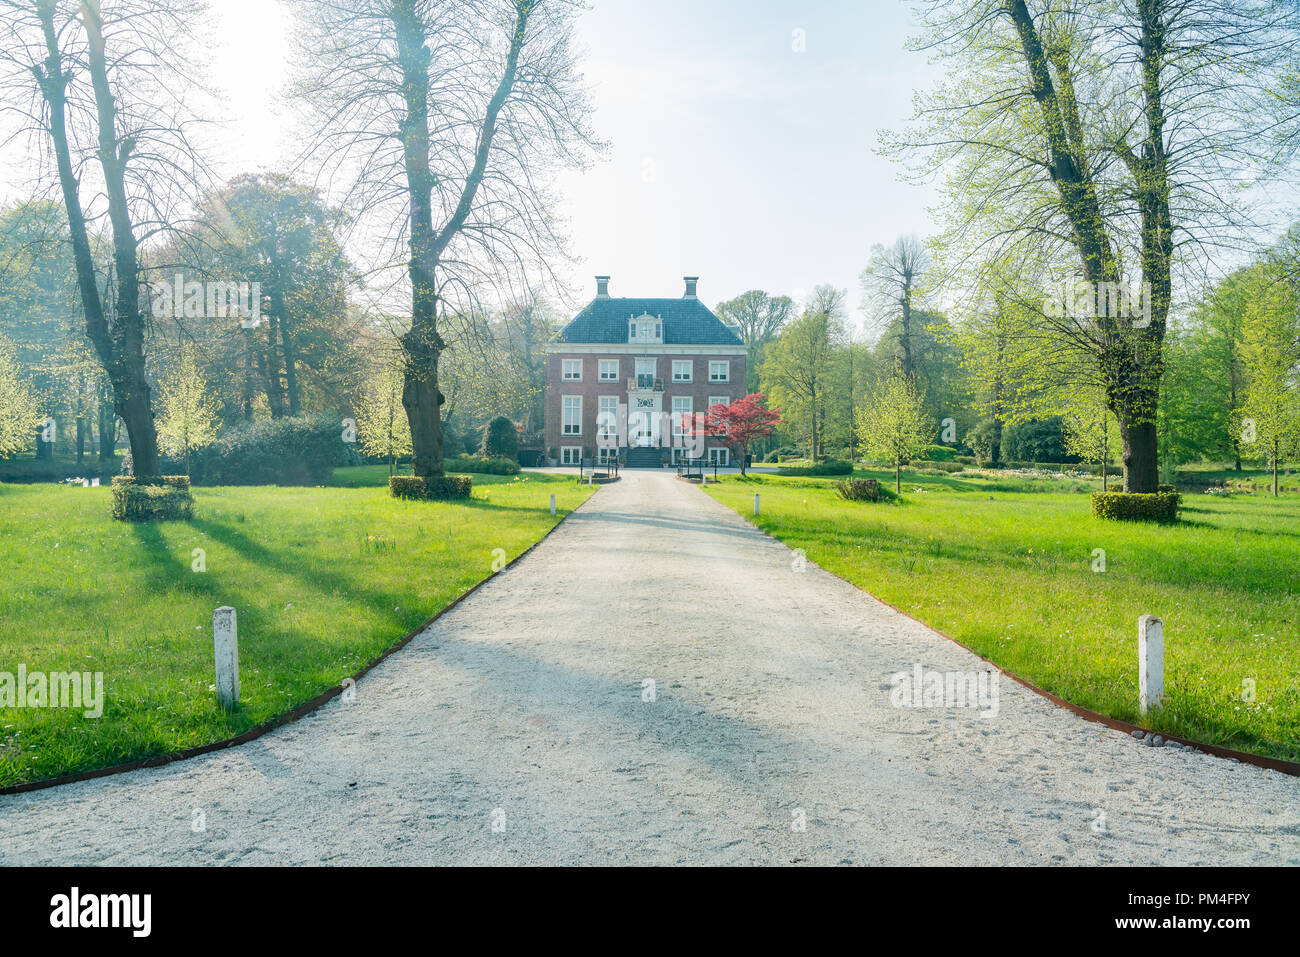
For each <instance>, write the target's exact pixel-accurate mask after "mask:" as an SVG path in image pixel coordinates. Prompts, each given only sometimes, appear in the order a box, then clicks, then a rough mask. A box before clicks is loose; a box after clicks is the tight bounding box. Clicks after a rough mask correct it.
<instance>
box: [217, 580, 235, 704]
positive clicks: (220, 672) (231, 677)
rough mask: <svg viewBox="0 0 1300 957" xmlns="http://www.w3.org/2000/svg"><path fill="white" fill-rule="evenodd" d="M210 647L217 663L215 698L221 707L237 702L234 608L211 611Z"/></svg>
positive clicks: (225, 606) (223, 607)
mask: <svg viewBox="0 0 1300 957" xmlns="http://www.w3.org/2000/svg"><path fill="white" fill-rule="evenodd" d="M212 648H213V652H214V655H215V657H216V663H217V700H218V701H220V702H221V706H222V707H223V708H233V707H234V706H235V705H237V704H239V634H238V625H237V622H236V616H235V609H233V608H231V607H230V606H229V605H223V606H222V607H221V608H218V609H217V610H216V611H214V612H213V613H212Z"/></svg>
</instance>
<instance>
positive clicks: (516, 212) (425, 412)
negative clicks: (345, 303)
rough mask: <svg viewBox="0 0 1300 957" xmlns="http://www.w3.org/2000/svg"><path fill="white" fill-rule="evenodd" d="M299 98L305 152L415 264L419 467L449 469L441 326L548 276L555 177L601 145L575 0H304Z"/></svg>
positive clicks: (556, 245) (412, 368)
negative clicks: (308, 131) (509, 289)
mask: <svg viewBox="0 0 1300 957" xmlns="http://www.w3.org/2000/svg"><path fill="white" fill-rule="evenodd" d="M299 9H300V14H301V24H302V27H301V31H300V36H301V41H302V42H301V46H302V52H303V54H304V59H305V61H306V63H307V69H308V76H307V77H306V79H305V80H304V82H303V83H301V84H300V86H299V88H298V93H299V94H300V95H301V96H302V97H303V99H304V100H305V101H306V103H307V104H308V105H309V106H310V108H311V109H312V114H313V116H312V118H313V123H314V127H315V129H316V131H317V133H318V135H317V136H316V137H315V138H314V139H312V140H311V141H310V142H309V143H308V149H307V151H306V153H305V154H304V155H305V156H307V157H312V158H313V159H316V160H317V161H319V162H320V165H321V167H322V171H323V175H325V176H329V177H333V176H336V175H337V176H341V177H343V178H344V179H346V180H347V181H348V182H349V184H350V186H349V190H348V195H347V198H346V202H347V203H348V204H349V205H350V206H351V207H352V208H354V209H355V210H356V213H357V221H358V223H359V224H360V228H362V229H369V230H370V232H371V235H370V237H368V238H369V239H370V240H371V241H372V245H373V247H374V249H375V258H376V261H377V262H378V264H379V267H380V268H381V269H383V268H389V269H391V268H392V267H393V266H395V265H396V264H397V263H398V262H399V261H400V260H399V259H398V257H399V256H400V257H401V258H402V259H404V261H405V270H404V272H405V276H404V280H405V281H404V283H401V282H399V283H395V284H394V287H393V288H394V289H398V290H400V289H405V290H406V292H407V293H409V297H410V298H409V301H410V304H411V319H410V326H409V328H407V329H406V330H405V331H404V332H403V333H402V335H401V344H402V352H403V361H404V364H405V385H404V389H403V395H402V402H403V405H404V406H405V408H406V412H407V416H408V418H409V419H410V425H411V438H412V445H413V447H414V456H413V458H414V466H415V474H416V475H419V476H423V477H432V476H438V475H441V474H442V459H443V456H442V421H441V415H440V412H439V407H440V405H441V404H442V402H443V401H444V397H443V395H442V393H441V391H440V390H439V387H438V363H439V359H440V357H441V356H442V354H443V352H444V350H445V349H446V348H447V345H448V342H447V337H446V336H445V335H444V333H445V331H446V330H445V329H444V328H442V325H443V323H445V322H447V321H448V320H449V319H454V317H455V316H457V315H477V314H481V313H482V312H483V311H484V310H482V309H481V308H480V304H479V297H480V295H481V293H482V291H483V290H485V289H488V290H498V289H500V288H501V287H503V286H511V285H513V286H514V288H515V289H516V290H518V289H522V288H525V287H527V286H528V285H529V283H528V277H529V275H530V274H531V275H535V274H537V273H542V274H544V275H545V276H549V277H550V278H552V279H553V278H554V277H553V276H552V275H550V261H551V260H552V259H553V258H554V256H556V255H557V254H558V253H559V251H560V250H561V248H562V236H561V235H560V234H559V232H558V230H557V228H556V226H555V223H554V221H553V218H552V215H551V205H552V203H551V197H550V195H549V192H548V190H547V187H546V180H547V178H548V177H549V175H550V173H551V172H552V171H554V170H555V169H556V168H558V167H561V166H572V165H580V164H582V163H583V162H585V160H586V158H587V157H588V155H589V154H590V151H591V150H592V149H593V148H595V147H597V146H598V144H597V143H596V141H595V140H594V138H593V136H592V134H591V131H590V128H589V125H588V114H589V112H590V106H589V101H588V97H587V95H586V91H585V89H584V88H583V86H582V84H581V78H580V75H579V73H578V69H577V64H576V60H575V53H574V50H573V40H572V18H573V16H574V15H575V14H576V13H577V11H578V9H579V8H578V6H577V5H576V4H574V3H571V2H568V0H308V2H304V3H303V4H301V5H300V7H299Z"/></svg>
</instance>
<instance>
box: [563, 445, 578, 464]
mask: <svg viewBox="0 0 1300 957" xmlns="http://www.w3.org/2000/svg"><path fill="white" fill-rule="evenodd" d="M560 464H561V465H581V464H582V446H581V445H561V446H560Z"/></svg>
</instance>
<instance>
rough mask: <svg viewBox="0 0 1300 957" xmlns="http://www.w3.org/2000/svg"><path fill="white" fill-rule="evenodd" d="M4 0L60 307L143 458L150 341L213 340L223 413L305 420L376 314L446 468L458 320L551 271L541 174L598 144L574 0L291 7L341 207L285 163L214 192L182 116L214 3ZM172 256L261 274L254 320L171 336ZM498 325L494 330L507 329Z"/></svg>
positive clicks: (428, 461)
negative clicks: (361, 260)
mask: <svg viewBox="0 0 1300 957" xmlns="http://www.w3.org/2000/svg"><path fill="white" fill-rule="evenodd" d="M2 6H3V12H4V17H3V18H2V19H0V30H3V33H4V36H3V38H0V39H2V41H3V42H0V89H3V94H4V95H3V103H4V106H5V113H6V115H7V118H8V119H9V121H10V123H9V126H8V132H10V133H14V134H18V135H26V136H28V137H30V138H31V141H32V142H34V143H36V144H37V145H38V149H37V150H36V151H34V153H33V156H34V157H36V158H45V159H47V160H48V168H47V170H46V171H47V172H48V173H49V174H50V176H51V177H52V180H53V182H54V183H56V184H57V187H58V193H59V197H60V203H59V205H60V207H61V212H62V215H61V216H60V217H58V219H59V222H58V230H59V231H61V232H62V233H63V235H62V236H60V237H59V241H60V243H61V244H62V247H63V249H64V250H65V251H66V252H67V255H68V258H69V259H70V262H69V263H68V264H67V265H68V266H70V268H68V269H66V270H64V269H59V268H56V269H54V271H53V274H52V277H51V280H52V282H54V283H56V284H62V283H63V282H64V279H63V278H62V277H66V276H72V277H74V280H75V281H74V284H73V290H74V291H75V300H76V304H77V307H78V308H77V309H75V310H70V309H62V310H58V311H59V312H60V314H61V315H62V316H64V317H66V316H68V315H76V316H77V317H78V320H79V322H80V324H81V325H82V326H83V328H84V333H85V338H86V340H87V341H88V342H89V344H90V348H91V350H92V352H93V356H94V359H95V360H96V362H97V364H98V366H99V369H98V370H97V373H96V376H97V377H98V378H100V379H101V382H100V383H99V384H100V385H101V386H105V383H106V387H105V388H104V389H103V392H104V393H105V394H106V395H111V407H112V412H113V414H114V416H115V417H116V418H117V419H120V420H121V421H122V423H123V424H124V425H125V428H126V432H127V435H128V439H129V442H130V447H131V456H132V463H133V468H134V471H135V474H136V475H137V476H139V477H142V478H149V477H152V476H155V475H157V474H158V470H159V465H160V459H159V441H158V439H159V436H158V429H157V425H156V423H155V418H154V411H155V410H154V395H153V392H154V382H155V378H154V377H153V375H152V374H151V368H150V359H149V353H150V351H151V350H153V349H155V348H157V349H159V350H163V349H165V343H166V342H167V340H168V339H169V337H170V338H171V339H172V340H185V339H188V340H190V341H191V343H192V342H196V341H197V342H202V343H203V345H204V349H203V351H202V359H201V361H202V362H206V363H207V364H209V365H210V366H211V367H212V368H211V369H210V370H209V371H210V372H211V373H212V374H211V375H210V376H209V378H210V380H211V381H213V382H216V383H219V384H220V386H221V388H222V390H223V392H224V393H225V394H224V395H223V396H222V397H221V405H222V406H223V408H228V407H229V406H232V405H233V406H235V407H236V408H238V410H239V411H238V414H239V415H242V416H243V417H244V418H249V417H252V416H253V415H254V413H255V411H256V410H257V408H258V406H259V405H260V403H261V401H262V400H263V399H264V400H265V403H266V406H267V409H268V411H269V414H270V415H271V416H272V417H279V416H293V415H296V414H298V413H299V412H301V411H302V410H303V409H304V407H306V406H307V405H311V404H320V403H321V402H322V401H324V399H325V398H326V397H329V396H331V395H332V396H335V397H337V395H338V393H339V390H340V387H341V386H342V385H343V384H344V383H346V381H347V375H348V374H349V373H350V374H352V375H353V377H354V378H355V376H356V375H357V374H358V372H357V366H358V363H357V362H355V361H350V362H349V361H347V360H349V359H351V360H355V356H346V355H343V354H342V353H346V352H347V351H348V350H355V349H357V348H358V344H362V345H364V343H365V342H366V340H367V336H366V335H365V334H364V333H365V331H364V330H361V329H358V328H357V326H358V325H361V324H364V322H369V324H370V325H372V326H374V327H377V328H375V329H372V330H371V331H374V332H375V333H376V336H379V335H380V334H387V335H388V336H391V337H392V338H394V339H395V340H396V342H397V344H398V352H399V356H400V369H401V373H402V377H403V390H402V403H403V407H404V410H405V413H406V416H407V420H408V427H409V429H410V433H411V438H412V448H413V454H414V461H415V467H416V472H417V474H419V475H422V476H436V475H438V474H441V472H442V468H443V466H442V461H443V418H444V412H443V408H442V407H443V405H444V404H445V403H446V402H447V399H448V396H447V393H446V391H445V390H444V388H443V380H442V375H443V373H444V371H445V370H444V368H443V363H442V360H443V356H444V353H446V352H447V351H448V349H449V348H451V346H452V345H453V343H454V342H455V340H456V339H457V338H458V334H459V333H460V332H461V326H464V327H466V330H465V335H464V338H467V339H471V338H475V337H477V338H485V337H484V335H483V333H484V331H485V329H484V323H485V322H486V320H481V319H479V318H477V317H479V316H480V315H482V314H483V313H484V312H485V311H486V310H485V309H484V308H483V307H482V302H483V301H484V298H485V297H484V294H485V293H488V292H493V293H496V292H499V291H500V290H501V289H503V288H510V287H511V286H512V285H513V286H514V287H515V288H517V289H524V290H527V289H528V288H530V287H531V286H532V285H533V284H534V283H535V282H537V281H545V280H546V279H547V278H548V275H549V274H548V268H549V267H548V263H549V262H551V261H552V260H553V258H554V257H555V255H556V254H557V253H558V252H559V251H560V246H561V238H562V237H561V236H560V234H559V233H558V231H557V228H556V224H555V222H554V220H553V218H552V216H551V208H552V203H551V199H552V198H551V196H550V195H549V193H548V192H547V188H546V185H545V184H546V183H547V182H549V181H550V179H551V174H552V173H553V172H554V171H555V170H556V169H557V168H560V167H563V166H572V165H580V164H582V163H583V162H585V160H586V158H587V157H588V156H589V155H590V154H591V153H592V152H593V151H594V150H595V149H598V148H599V147H600V145H601V144H599V143H598V142H597V141H596V140H595V138H594V137H593V136H592V134H591V131H590V128H589V125H588V120H587V117H588V114H589V112H590V107H589V103H588V101H587V96H586V93H585V90H584V89H583V87H582V85H581V80H580V75H579V73H578V69H577V64H576V62H575V59H574V55H573V52H572V37H571V32H572V17H573V16H574V15H575V13H576V12H577V11H576V8H574V7H573V6H572V5H571V4H568V3H565V2H562V0H486V2H483V0H349V2H346V3H337V2H333V0H311V2H307V3H303V4H299V5H298V7H297V8H296V9H297V11H298V13H299V23H298V39H299V41H300V42H299V53H300V66H301V68H302V69H301V71H300V76H301V81H300V82H299V83H298V85H297V86H296V88H295V89H294V91H293V95H294V97H295V98H296V100H297V102H298V104H299V106H300V107H301V108H302V109H303V110H304V111H305V112H306V113H307V114H308V116H309V122H310V128H311V130H312V131H313V132H314V134H315V138H313V139H311V140H310V141H309V142H308V143H307V144H306V147H305V150H304V156H303V165H304V166H306V167H308V168H313V167H314V168H315V170H316V171H318V173H319V174H320V176H321V178H322V179H324V180H327V181H330V182H334V183H339V184H343V188H342V190H341V195H340V199H339V203H338V206H337V208H335V207H333V206H331V205H328V204H327V203H326V202H325V201H324V199H323V198H322V197H321V196H320V195H319V194H318V193H317V192H316V190H315V189H312V188H308V187H305V186H302V185H299V184H297V183H295V182H293V181H291V180H289V179H288V178H287V177H283V176H250V177H243V178H241V179H239V180H236V181H235V182H233V183H231V184H230V185H229V186H227V187H226V188H224V189H220V190H216V191H214V190H212V188H211V187H210V177H209V174H208V169H207V166H206V165H205V163H204V161H203V157H202V156H201V155H200V152H199V151H198V150H197V149H196V148H195V145H194V144H195V142H196V140H195V139H194V137H193V136H192V131H193V129H194V127H195V126H196V125H197V124H198V123H199V122H201V121H202V120H203V117H201V116H198V115H195V114H194V113H193V112H192V111H191V104H192V103H193V102H194V101H195V97H194V96H193V94H194V93H195V91H196V88H197V87H196V83H195V79H194V75H193V72H194V71H193V68H192V64H194V63H196V62H198V58H196V57H195V56H193V55H190V54H192V53H193V50H194V46H195V43H196V37H195V31H196V29H199V28H201V27H202V26H203V24H204V23H205V22H206V21H205V19H204V16H203V13H204V11H203V8H202V6H201V5H200V4H197V3H191V2H189V0H4V2H3V4H2ZM345 222H346V224H347V225H348V228H350V229H352V230H353V233H352V238H353V239H354V241H355V245H356V246H357V248H361V249H363V250H364V257H365V259H366V264H365V268H364V269H363V270H360V271H356V270H353V268H352V265H351V263H349V262H348V261H347V259H346V257H344V255H343V254H342V252H341V244H340V243H339V242H338V230H339V229H340V228H341V227H342V226H343V225H344V223H345ZM358 272H360V273H362V274H364V275H365V276H367V277H368V278H369V281H370V282H371V283H372V284H373V285H374V286H375V287H377V289H376V292H377V299H378V303H377V306H378V308H373V307H372V308H371V309H369V310H367V311H366V313H365V316H367V317H375V316H379V317H381V318H379V319H374V318H370V319H368V320H364V321H363V319H362V318H361V317H360V316H358V315H357V313H356V311H355V310H353V309H351V308H350V307H349V305H348V296H347V290H348V288H349V286H350V285H352V284H354V283H355V282H356V280H357V278H358ZM174 275H175V276H178V277H179V278H178V279H177V280H176V285H174V286H173V287H172V288H173V289H174V290H175V291H176V293H177V294H179V293H181V292H182V290H185V289H187V288H188V285H187V284H188V283H191V282H200V281H205V280H206V281H208V282H225V281H229V280H232V279H235V280H237V281H239V282H246V283H250V284H251V283H254V282H256V283H258V284H259V286H260V289H261V293H262V296H261V298H260V301H259V302H258V303H256V309H255V310H254V311H255V312H257V313H258V315H257V316H256V317H255V318H256V319H257V320H258V321H256V322H241V323H239V326H238V328H233V327H232V324H229V323H227V324H226V325H225V326H224V327H222V328H218V327H216V326H214V325H211V324H210V325H208V326H206V327H205V328H204V329H203V330H202V331H196V330H195V329H193V328H185V324H184V323H174V325H176V326H177V327H178V328H176V329H174V330H170V331H167V330H164V331H161V332H160V331H159V328H158V327H159V326H160V325H163V323H160V322H159V321H158V320H159V319H160V318H166V319H173V320H175V319H179V318H185V319H189V318H194V317H193V316H191V315H190V314H189V313H190V309H189V308H188V298H189V295H188V293H185V299H186V306H185V307H181V306H180V304H179V303H178V302H177V299H178V298H180V296H179V295H174V296H172V297H171V299H170V303H169V305H170V307H171V308H170V310H168V309H163V310H162V311H163V312H164V313H166V312H169V311H170V312H171V314H170V315H166V316H164V317H160V316H159V315H158V313H159V306H158V303H157V302H156V301H155V302H153V303H151V302H150V288H151V284H152V285H153V286H154V287H157V286H161V285H165V284H166V283H169V282H170V281H171V280H172V278H173V276H174ZM525 297H526V294H525ZM208 302H209V303H210V302H211V299H208ZM373 305H375V304H372V306H373ZM382 317H388V318H382ZM391 317H398V318H391ZM205 318H207V319H212V318H214V317H212V316H206V317H205ZM216 318H225V316H218V317H216ZM244 318H248V316H246V315H245V316H244ZM486 331H487V332H488V335H487V336H486V338H488V339H490V340H492V341H493V342H495V341H496V338H495V337H496V335H497V331H496V330H490V329H488V330H486ZM529 338H530V340H531V341H535V339H534V338H533V337H532V335H531V333H530V334H529ZM172 344H175V343H174V342H173V343H172ZM183 348H184V343H181V349H180V350H178V351H183ZM162 358H163V360H164V361H166V357H165V356H164V357H162ZM197 361H200V360H197V359H196V362H197ZM232 369H236V370H237V374H234V375H232V374H230V373H231V370H232ZM361 375H363V376H364V375H365V373H361ZM462 375H463V376H464V378H466V379H472V378H474V375H475V373H473V372H471V371H468V370H462ZM464 391H465V392H466V394H471V393H472V392H473V389H472V388H467V389H465V390H464ZM103 398H105V396H101V399H103ZM100 404H101V405H106V404H107V403H106V402H103V401H101V403H100ZM101 431H106V430H103V429H101ZM110 448H111V445H110Z"/></svg>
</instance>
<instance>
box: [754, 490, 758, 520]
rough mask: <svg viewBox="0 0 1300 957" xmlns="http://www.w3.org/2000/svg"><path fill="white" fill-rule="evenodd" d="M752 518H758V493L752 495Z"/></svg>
mask: <svg viewBox="0 0 1300 957" xmlns="http://www.w3.org/2000/svg"><path fill="white" fill-rule="evenodd" d="M754 517H755V518H758V493H757V492H755V493H754Z"/></svg>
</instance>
